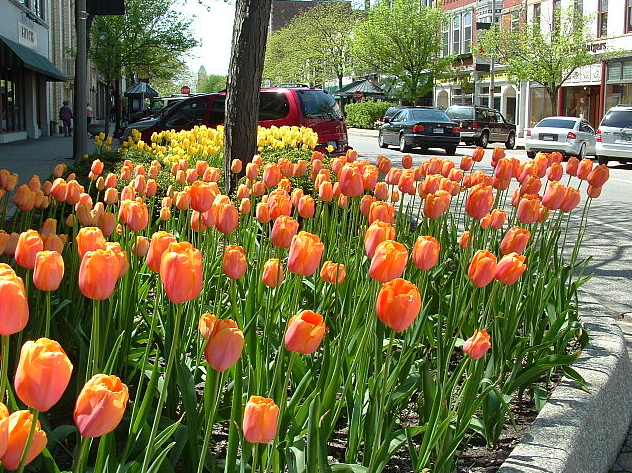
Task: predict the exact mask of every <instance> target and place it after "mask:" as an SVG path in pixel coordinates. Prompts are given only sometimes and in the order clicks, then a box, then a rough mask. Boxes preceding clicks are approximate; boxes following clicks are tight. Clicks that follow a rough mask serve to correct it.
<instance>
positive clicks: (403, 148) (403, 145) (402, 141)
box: [399, 133, 411, 153]
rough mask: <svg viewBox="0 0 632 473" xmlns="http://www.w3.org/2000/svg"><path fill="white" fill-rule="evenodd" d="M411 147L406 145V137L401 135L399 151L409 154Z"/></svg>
mask: <svg viewBox="0 0 632 473" xmlns="http://www.w3.org/2000/svg"><path fill="white" fill-rule="evenodd" d="M410 148H411V147H410V145H409V144H408V143H406V135H404V134H403V133H402V134H401V135H399V150H400V151H401V152H402V153H408V152H409V151H410Z"/></svg>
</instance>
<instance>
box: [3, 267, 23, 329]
mask: <svg viewBox="0 0 632 473" xmlns="http://www.w3.org/2000/svg"><path fill="white" fill-rule="evenodd" d="M7 268H8V269H7ZM0 271H1V272H0V334H1V335H11V334H13V333H17V332H19V331H21V330H22V329H23V328H24V327H26V324H27V322H28V320H29V306H28V301H27V299H26V292H25V290H24V284H23V283H22V279H21V278H19V277H17V276H16V275H15V273H14V272H13V270H12V269H11V268H10V267H9V266H8V265H6V268H4V269H3V268H1V267H0Z"/></svg>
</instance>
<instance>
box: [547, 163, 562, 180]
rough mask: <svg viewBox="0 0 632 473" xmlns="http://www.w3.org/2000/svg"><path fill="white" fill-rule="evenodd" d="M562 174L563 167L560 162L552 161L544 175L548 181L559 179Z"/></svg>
mask: <svg viewBox="0 0 632 473" xmlns="http://www.w3.org/2000/svg"><path fill="white" fill-rule="evenodd" d="M562 174H564V169H563V168H562V165H561V164H560V163H553V164H551V167H550V168H549V170H548V172H547V174H546V177H547V178H548V179H549V181H559V180H560V179H562Z"/></svg>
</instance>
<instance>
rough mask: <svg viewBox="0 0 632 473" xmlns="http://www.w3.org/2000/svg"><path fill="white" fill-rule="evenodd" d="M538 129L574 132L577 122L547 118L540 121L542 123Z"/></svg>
mask: <svg viewBox="0 0 632 473" xmlns="http://www.w3.org/2000/svg"><path fill="white" fill-rule="evenodd" d="M536 127H540V128H544V127H547V128H567V129H569V130H572V129H573V128H575V120H569V119H565V118H545V119H544V120H540V123H538V124H537V125H536Z"/></svg>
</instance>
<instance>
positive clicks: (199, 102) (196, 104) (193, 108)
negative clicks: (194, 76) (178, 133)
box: [165, 97, 208, 128]
mask: <svg viewBox="0 0 632 473" xmlns="http://www.w3.org/2000/svg"><path fill="white" fill-rule="evenodd" d="M207 103H208V97H202V98H199V99H193V100H189V101H187V102H185V103H183V104H182V106H181V107H179V108H178V109H177V110H175V111H174V112H173V113H172V114H171V115H170V116H168V117H167V120H166V122H165V127H167V128H180V127H185V126H195V125H201V124H202V122H203V120H204V111H205V110H206V104H207Z"/></svg>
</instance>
